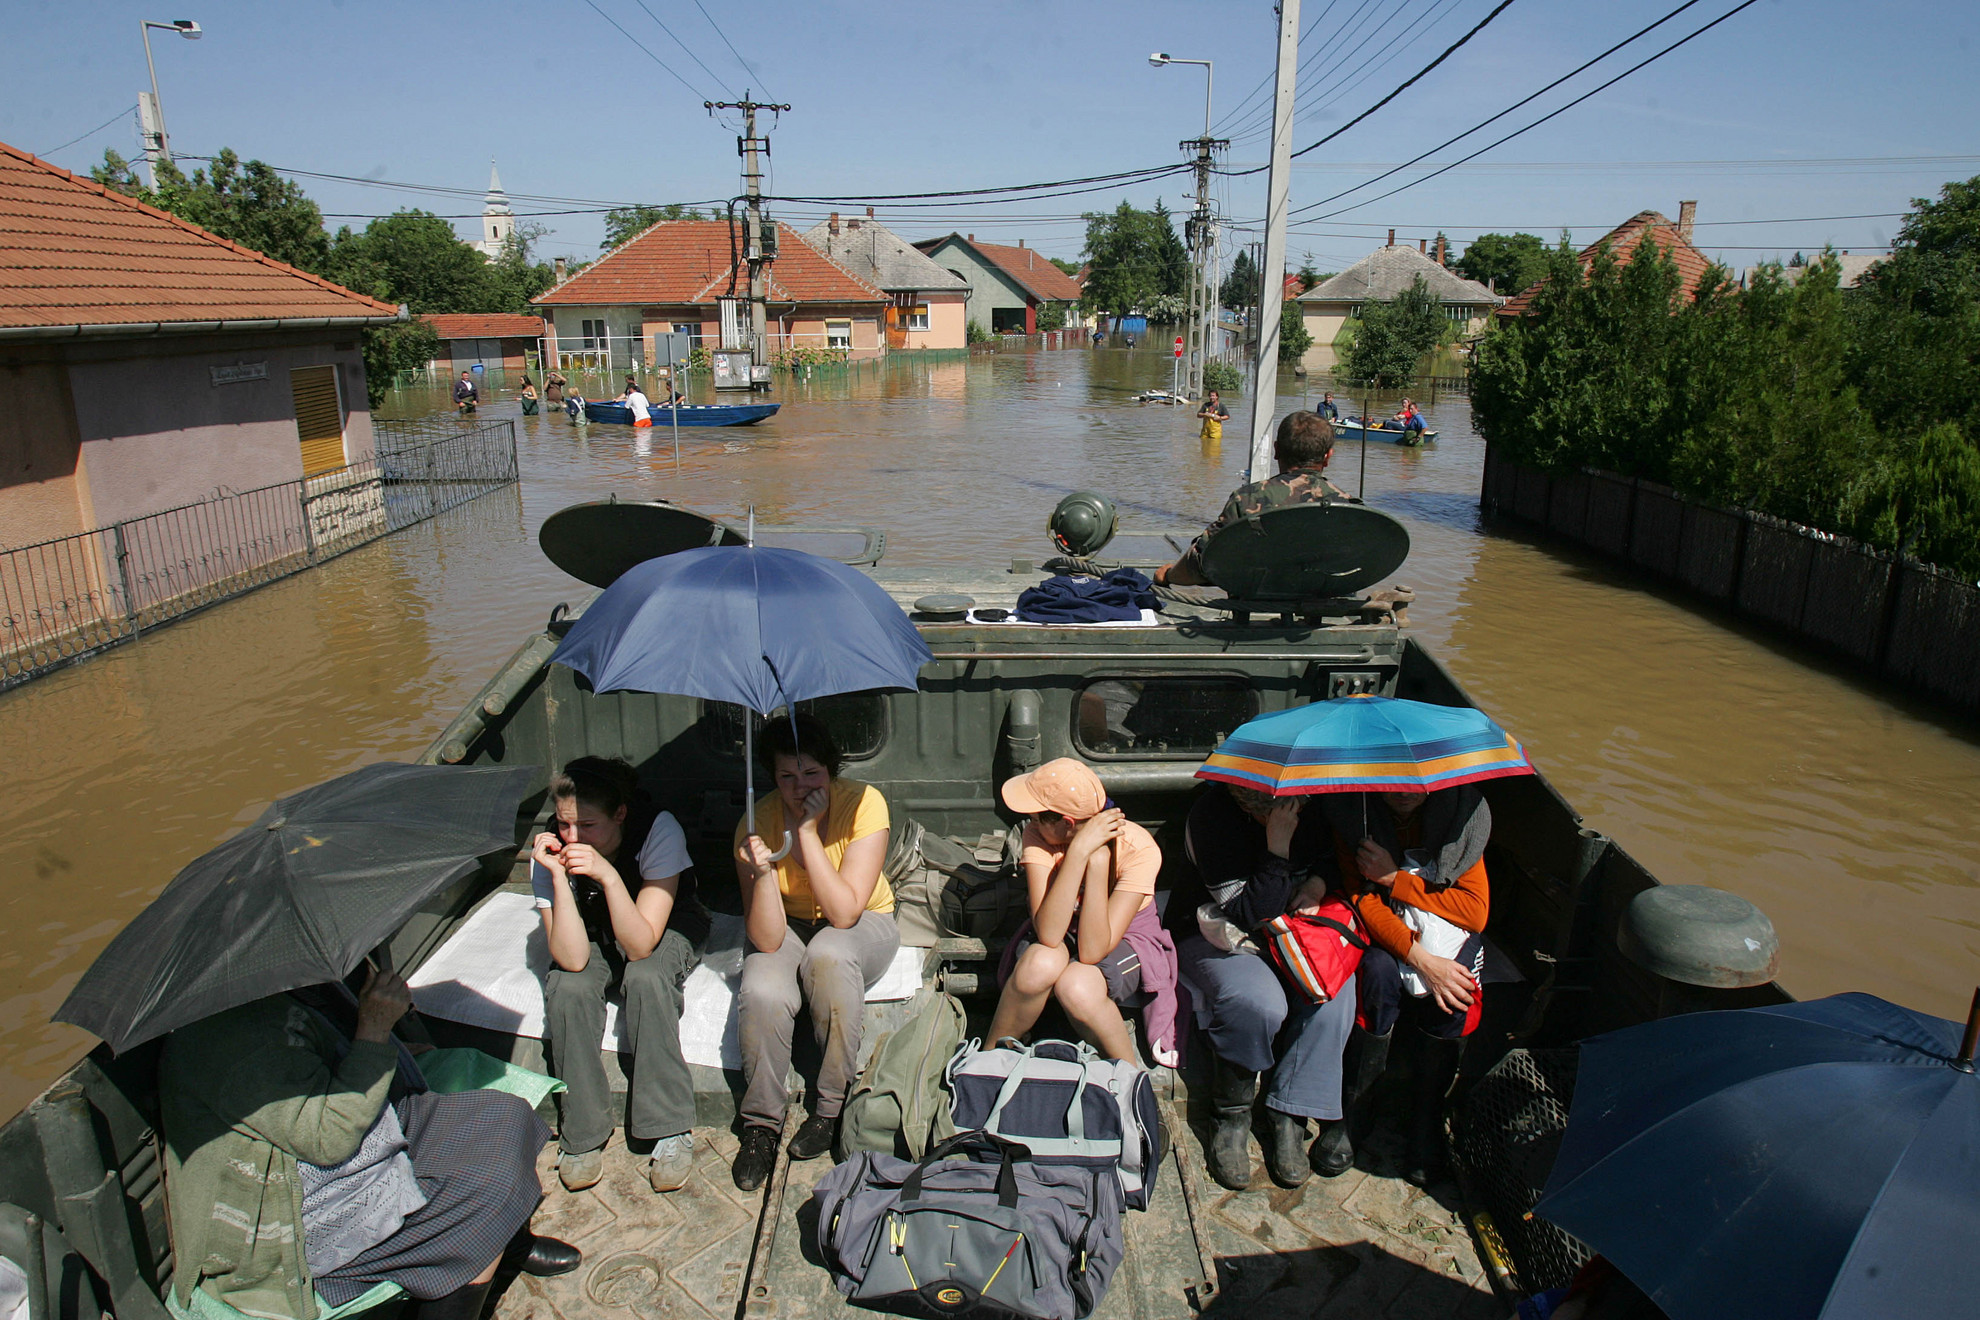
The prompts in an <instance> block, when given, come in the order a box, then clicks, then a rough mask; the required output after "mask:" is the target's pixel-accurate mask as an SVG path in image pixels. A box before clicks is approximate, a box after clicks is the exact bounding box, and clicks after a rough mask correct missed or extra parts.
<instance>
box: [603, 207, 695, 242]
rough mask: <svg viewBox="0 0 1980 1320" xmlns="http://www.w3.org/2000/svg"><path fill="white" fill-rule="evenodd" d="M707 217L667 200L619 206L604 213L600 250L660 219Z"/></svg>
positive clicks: (634, 234)
mask: <svg viewBox="0 0 1980 1320" xmlns="http://www.w3.org/2000/svg"><path fill="white" fill-rule="evenodd" d="M707 218H708V217H706V216H704V215H702V213H701V212H699V211H697V210H695V209H694V208H693V207H690V206H682V205H681V204H680V203H679V202H669V203H668V204H667V205H665V206H619V207H614V208H613V209H612V210H609V211H607V212H606V213H605V241H604V242H603V243H600V244H599V245H598V250H599V251H600V252H610V251H611V250H612V249H613V248H615V247H618V246H619V245H620V244H622V243H624V242H625V241H626V240H627V239H630V238H634V237H636V236H638V235H639V234H641V233H643V232H644V231H645V230H647V229H649V228H651V227H652V226H654V225H657V224H659V223H660V222H661V221H662V220H705V219H707Z"/></svg>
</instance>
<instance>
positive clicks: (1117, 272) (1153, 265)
mask: <svg viewBox="0 0 1980 1320" xmlns="http://www.w3.org/2000/svg"><path fill="white" fill-rule="evenodd" d="M1085 220H1086V249H1085V255H1086V257H1087V260H1088V263H1089V264H1090V265H1091V267H1092V269H1091V270H1090V271H1089V272H1088V274H1087V277H1086V297H1085V300H1084V301H1085V303H1086V305H1087V306H1088V307H1090V308H1092V309H1094V310H1097V311H1101V312H1106V313H1108V314H1110V315H1114V316H1125V315H1127V314H1128V313H1129V312H1132V311H1135V310H1136V309H1138V308H1144V307H1146V306H1147V305H1148V304H1149V302H1150V301H1152V300H1153V299H1154V298H1156V297H1158V296H1160V295H1162V294H1165V293H1166V294H1181V293H1183V292H1184V291H1185V290H1186V289H1187V288H1188V287H1189V254H1188V253H1187V252H1186V251H1184V249H1183V245H1182V240H1181V239H1180V238H1178V237H1177V236H1176V231H1175V226H1174V224H1173V223H1171V220H1170V216H1169V213H1168V211H1167V210H1166V209H1165V208H1164V207H1163V206H1162V204H1161V203H1160V202H1157V203H1156V204H1155V209H1154V210H1152V211H1143V210H1139V209H1137V208H1136V207H1134V206H1133V205H1131V204H1130V203H1128V202H1122V203H1121V204H1120V205H1119V206H1117V207H1115V208H1114V209H1113V210H1112V211H1106V212H1089V213H1088V214H1087V215H1086V216H1085Z"/></svg>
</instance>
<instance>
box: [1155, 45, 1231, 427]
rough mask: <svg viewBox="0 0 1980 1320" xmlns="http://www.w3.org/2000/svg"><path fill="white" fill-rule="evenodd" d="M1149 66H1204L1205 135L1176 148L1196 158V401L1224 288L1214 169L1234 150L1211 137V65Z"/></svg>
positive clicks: (1187, 364)
mask: <svg viewBox="0 0 1980 1320" xmlns="http://www.w3.org/2000/svg"><path fill="white" fill-rule="evenodd" d="M1148 62H1149V63H1150V64H1152V65H1154V66H1155V67H1156V68H1158V69H1159V68H1161V67H1162V66H1163V65H1165V64H1200V65H1202V66H1203V136H1202V137H1200V138H1191V139H1189V140H1188V141H1186V142H1180V143H1177V146H1178V147H1180V148H1181V149H1182V150H1183V151H1185V152H1190V151H1194V152H1195V153H1196V156H1195V163H1196V209H1195V210H1194V211H1192V212H1191V213H1190V216H1189V219H1187V220H1185V221H1184V222H1183V236H1184V239H1185V241H1187V242H1188V244H1189V251H1190V278H1189V331H1188V338H1187V352H1186V354H1185V357H1184V369H1185V371H1186V372H1187V377H1186V379H1185V380H1184V382H1183V391H1184V393H1185V394H1187V395H1188V396H1189V397H1190V398H1192V399H1200V398H1202V397H1203V368H1204V365H1205V364H1206V363H1207V362H1208V361H1209V359H1210V343H1211V329H1212V327H1214V326H1215V325H1216V324H1217V294H1218V290H1219V288H1220V286H1221V285H1222V283H1223V263H1222V262H1220V261H1219V260H1218V259H1217V219H1216V217H1215V216H1214V215H1212V214H1211V212H1210V170H1211V167H1212V166H1213V165H1214V164H1215V160H1214V158H1213V156H1212V153H1213V152H1217V151H1222V150H1223V149H1224V148H1226V147H1228V146H1230V145H1231V144H1230V141H1229V140H1228V139H1226V138H1213V137H1211V136H1210V94H1211V91H1212V89H1213V88H1214V87H1215V85H1216V76H1217V75H1216V70H1215V69H1214V68H1213V67H1212V62H1211V61H1209V60H1185V59H1178V58H1176V57H1175V56H1173V55H1164V54H1160V53H1157V54H1154V55H1150V56H1149V57H1148Z"/></svg>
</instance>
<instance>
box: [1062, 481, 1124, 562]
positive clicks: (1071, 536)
mask: <svg viewBox="0 0 1980 1320" xmlns="http://www.w3.org/2000/svg"><path fill="white" fill-rule="evenodd" d="M1119 527H1120V514H1119V513H1118V512H1116V511H1115V509H1114V502H1113V501H1112V500H1110V499H1108V498H1107V497H1106V496H1105V495H1096V494H1094V493H1093V492H1092V491H1090V490H1076V491H1074V492H1073V493H1072V494H1070V495H1068V496H1066V497H1065V498H1064V499H1062V500H1060V501H1059V506H1058V507H1057V508H1056V509H1053V510H1052V521H1051V522H1049V523H1047V524H1046V529H1047V530H1048V531H1050V532H1051V533H1052V543H1053V544H1054V545H1056V546H1058V547H1059V549H1060V550H1062V551H1064V552H1065V553H1066V554H1069V555H1075V556H1083V555H1097V554H1099V553H1100V548H1101V547H1102V546H1104V545H1106V544H1107V542H1109V541H1111V540H1113V539H1114V533H1115V532H1116V531H1117V530H1119Z"/></svg>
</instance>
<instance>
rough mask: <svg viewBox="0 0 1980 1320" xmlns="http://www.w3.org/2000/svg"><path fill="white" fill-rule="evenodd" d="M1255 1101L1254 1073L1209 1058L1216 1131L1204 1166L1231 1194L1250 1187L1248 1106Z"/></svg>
mask: <svg viewBox="0 0 1980 1320" xmlns="http://www.w3.org/2000/svg"><path fill="white" fill-rule="evenodd" d="M1257 1098H1258V1074H1257V1073H1255V1072H1252V1071H1250V1070H1249V1069H1246V1068H1234V1067H1232V1066H1231V1065H1230V1064H1228V1063H1225V1062H1224V1061H1223V1060H1222V1059H1218V1058H1215V1056H1212V1067H1211V1080H1210V1106H1211V1108H1212V1109H1213V1110H1214V1111H1215V1112H1216V1115H1217V1131H1216V1133H1215V1134H1214V1135H1212V1136H1211V1138H1210V1149H1209V1150H1208V1151H1207V1152H1206V1153H1205V1158H1204V1163H1205V1164H1206V1165H1208V1166H1209V1169H1210V1176H1211V1177H1212V1178H1215V1179H1216V1180H1217V1183H1218V1185H1219V1186H1222V1187H1228V1188H1230V1189H1231V1190H1232V1191H1234V1192H1241V1191H1243V1190H1244V1189H1245V1188H1247V1187H1249V1186H1251V1103H1252V1101H1253V1100H1255V1099H1257Z"/></svg>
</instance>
